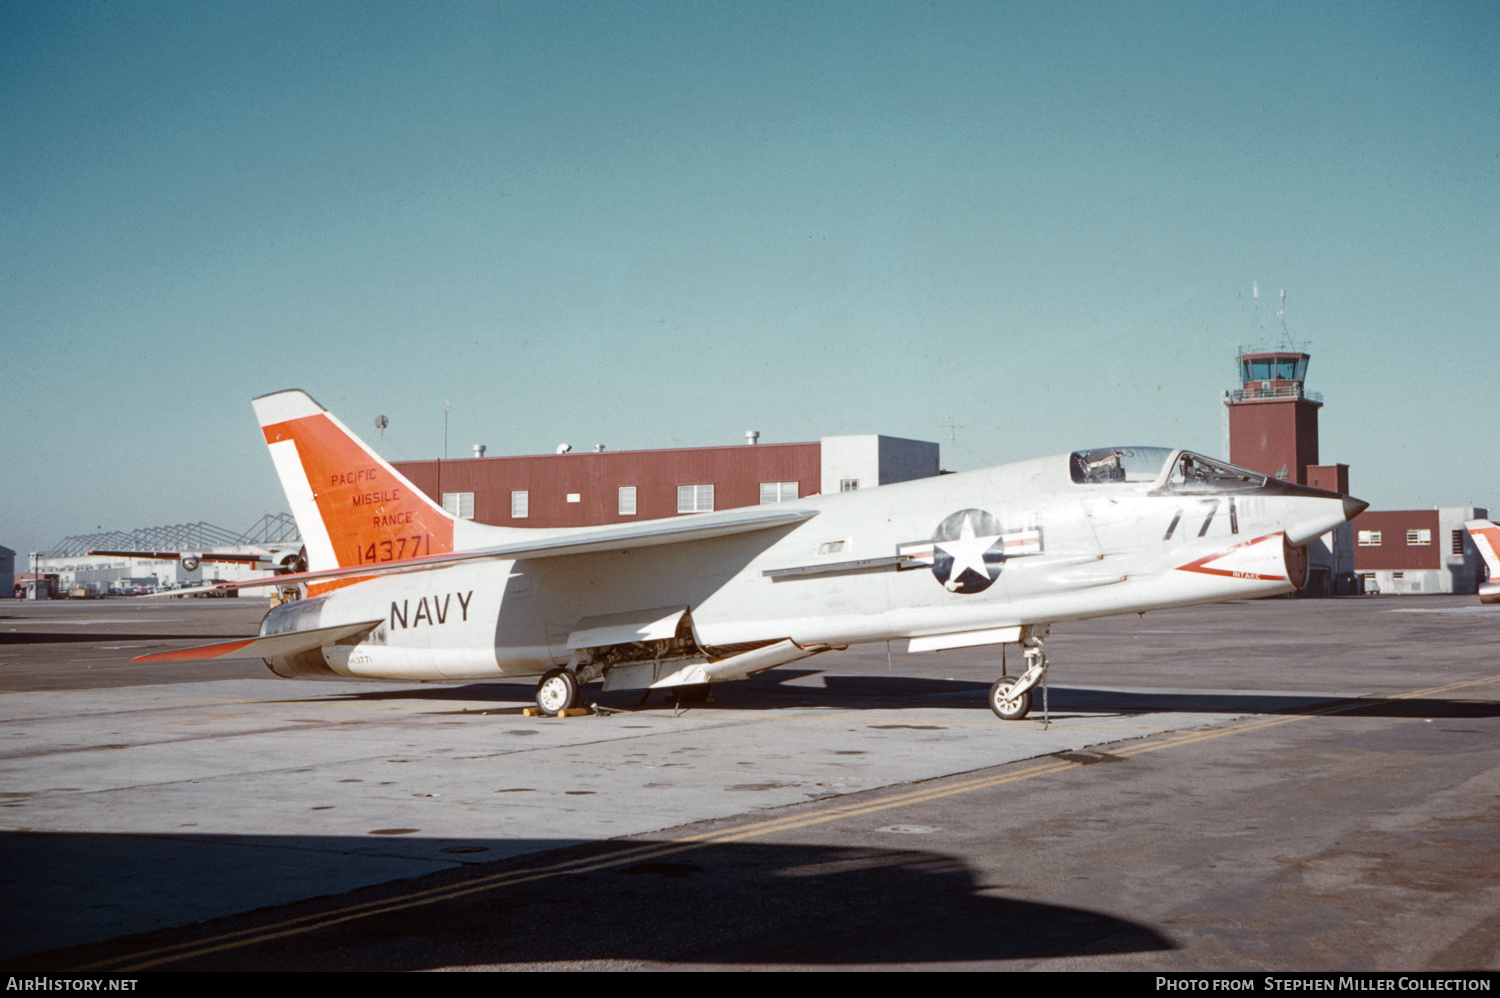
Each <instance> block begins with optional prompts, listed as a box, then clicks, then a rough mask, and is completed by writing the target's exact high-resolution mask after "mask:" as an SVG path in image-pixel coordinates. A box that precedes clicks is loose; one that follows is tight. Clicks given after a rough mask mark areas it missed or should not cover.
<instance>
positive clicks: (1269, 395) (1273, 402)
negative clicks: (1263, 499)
mask: <svg viewBox="0 0 1500 998" xmlns="http://www.w3.org/2000/svg"><path fill="white" fill-rule="evenodd" d="M1238 359H1239V374H1240V384H1241V386H1240V387H1239V388H1236V389H1234V390H1233V391H1230V392H1226V393H1225V394H1224V404H1225V405H1226V406H1228V407H1229V463H1230V464H1237V465H1239V466H1240V467H1242V468H1249V469H1250V470H1251V471H1258V472H1260V473H1261V474H1263V475H1272V476H1274V477H1276V478H1280V479H1283V480H1285V481H1288V482H1296V483H1297V484H1298V485H1311V484H1313V483H1312V482H1310V481H1308V469H1309V468H1313V467H1317V465H1318V410H1319V409H1321V408H1322V407H1323V398H1322V396H1321V395H1318V394H1317V393H1316V392H1309V391H1307V390H1306V389H1305V388H1304V387H1303V382H1304V381H1305V380H1306V378H1307V362H1308V361H1309V360H1310V359H1311V357H1310V355H1308V354H1305V353H1302V352H1301V351H1297V350H1251V349H1249V348H1245V347H1241V348H1240V353H1239V358H1238ZM1322 487H1325V488H1326V487H1327V486H1322ZM1333 491H1343V490H1342V489H1334V490H1333Z"/></svg>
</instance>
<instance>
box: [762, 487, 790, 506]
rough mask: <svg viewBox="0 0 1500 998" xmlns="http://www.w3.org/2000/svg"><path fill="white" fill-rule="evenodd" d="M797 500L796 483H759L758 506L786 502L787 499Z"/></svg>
mask: <svg viewBox="0 0 1500 998" xmlns="http://www.w3.org/2000/svg"><path fill="white" fill-rule="evenodd" d="M796 498H797V483H796V482H761V483H760V504H761V505H762V506H768V505H770V504H771V503H773V502H786V501H787V500H788V499H796Z"/></svg>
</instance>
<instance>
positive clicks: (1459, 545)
mask: <svg viewBox="0 0 1500 998" xmlns="http://www.w3.org/2000/svg"><path fill="white" fill-rule="evenodd" d="M1464 533H1465V531H1462V530H1455V531H1453V553H1454V554H1463V553H1464Z"/></svg>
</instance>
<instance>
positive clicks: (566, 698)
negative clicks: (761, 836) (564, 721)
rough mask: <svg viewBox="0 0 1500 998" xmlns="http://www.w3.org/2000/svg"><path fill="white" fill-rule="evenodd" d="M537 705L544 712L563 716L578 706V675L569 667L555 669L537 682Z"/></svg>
mask: <svg viewBox="0 0 1500 998" xmlns="http://www.w3.org/2000/svg"><path fill="white" fill-rule="evenodd" d="M536 705H537V708H538V709H540V710H541V712H542V713H543V714H552V715H555V716H559V717H560V716H562V714H563V712H564V711H568V710H572V709H573V708H574V707H577V706H578V677H577V676H574V675H573V673H571V672H569V671H568V670H567V669H553V670H552V671H551V672H548V673H547V674H546V675H544V676H542V678H541V679H540V680H538V682H537V684H536Z"/></svg>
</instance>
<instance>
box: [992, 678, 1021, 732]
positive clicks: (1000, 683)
mask: <svg viewBox="0 0 1500 998" xmlns="http://www.w3.org/2000/svg"><path fill="white" fill-rule="evenodd" d="M1017 679H1018V677H1016V676H1001V677H1000V678H999V679H997V680H995V685H993V686H991V687H990V710H993V711H994V712H995V716H996V717H998V718H1000V720H1002V721H1019V720H1020V719H1021V718H1023V717H1025V716H1026V715H1027V714H1029V713H1031V691H1030V690H1027V691H1026V692H1025V693H1022V694H1021V695H1020V696H1019V697H1017V698H1016V699H1014V700H1012V701H1010V702H1009V703H1006V695H1007V694H1009V693H1010V690H1011V687H1012V686H1015V685H1016V682H1017Z"/></svg>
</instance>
